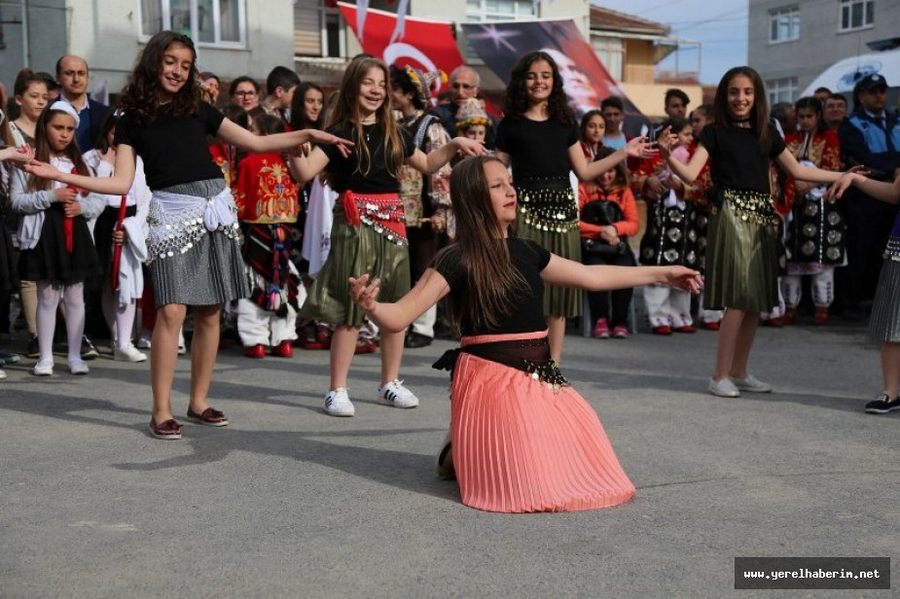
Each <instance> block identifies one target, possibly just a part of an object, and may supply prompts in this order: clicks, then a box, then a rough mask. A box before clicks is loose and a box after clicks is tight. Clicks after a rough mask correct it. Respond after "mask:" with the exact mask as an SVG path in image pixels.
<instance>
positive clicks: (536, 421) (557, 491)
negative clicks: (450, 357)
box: [450, 331, 634, 513]
mask: <svg viewBox="0 0 900 599" xmlns="http://www.w3.org/2000/svg"><path fill="white" fill-rule="evenodd" d="M546 334H547V333H546V331H538V332H534V333H522V334H515V335H480V336H474V337H463V339H462V346H463V347H465V346H466V345H470V344H477V343H491V342H495V341H515V340H521V339H539V338H541V337H544V336H546ZM450 435H451V442H452V447H453V464H454V466H455V468H456V478H457V481H458V482H459V490H460V494H461V496H462V502H463V503H464V504H465V505H467V506H469V507H473V508H476V509H480V510H486V511H489V512H505V513H522V512H568V511H582V510H593V509H599V508H605V507H612V506H614V505H619V504H621V503H625V502H627V501H628V500H630V499H631V498H632V497H634V485H633V484H632V483H631V481H630V480H628V476H627V475H626V474H625V472H624V471H623V470H622V466H621V465H620V464H619V460H618V458H616V454H615V452H614V451H613V448H612V445H611V444H610V442H609V439H608V438H607V437H606V432H605V431H604V430H603V425H602V424H600V419H599V418H598V417H597V414H596V412H594V410H593V409H592V408H591V406H590V405H589V404H588V403H587V402H586V401H585V400H584V398H583V397H581V395H579V394H578V392H577V391H575V390H574V389H573V388H572V387H562V388H559V389H558V390H556V391H554V389H553V387H551V386H550V385H549V384H547V383H544V382H541V381H539V380H537V379H534V378H532V377H531V376H530V375H529V374H528V373H526V372H524V371H521V370H516V369H514V368H510V367H508V366H504V365H502V364H498V363H497V362H492V361H489V360H485V359H482V358H479V357H477V356H473V355H471V354H466V353H460V354H459V357H458V359H457V362H456V368H455V370H454V374H453V383H452V387H451V423H450Z"/></svg>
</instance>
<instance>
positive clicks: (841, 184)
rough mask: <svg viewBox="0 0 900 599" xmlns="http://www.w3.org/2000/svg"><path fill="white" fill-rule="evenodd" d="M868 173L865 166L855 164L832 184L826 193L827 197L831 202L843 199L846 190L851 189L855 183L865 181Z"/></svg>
mask: <svg viewBox="0 0 900 599" xmlns="http://www.w3.org/2000/svg"><path fill="white" fill-rule="evenodd" d="M868 174H869V171H867V170H866V168H865V167H864V166H854V167H853V168H851V169H849V170H848V171H847V172H845V173H844V174H843V175H841V178H840V179H838V180H837V181H835V182H834V183H832V184H831V187H829V188H828V193H826V194H825V199H826V200H828V201H829V202H835V201H837V200H839V199H841V198H842V197H843V195H844V192H846V191H847V190H848V189H850V187H852V186H853V185H854V183H858V182H860V181H865V179H866V175H868Z"/></svg>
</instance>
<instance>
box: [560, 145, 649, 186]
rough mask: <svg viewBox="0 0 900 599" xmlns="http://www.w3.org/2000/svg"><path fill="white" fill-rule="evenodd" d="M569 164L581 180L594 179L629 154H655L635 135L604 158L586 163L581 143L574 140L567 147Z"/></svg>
mask: <svg viewBox="0 0 900 599" xmlns="http://www.w3.org/2000/svg"><path fill="white" fill-rule="evenodd" d="M568 152H569V165H570V166H571V167H572V170H573V171H574V172H575V176H577V177H578V178H579V179H581V180H582V181H595V180H596V179H598V178H599V177H600V175H602V174H603V173H605V172H606V171H608V170H609V169H611V168H615V166H616V165H617V164H619V163H620V162H622V161H623V160H625V159H626V158H628V157H629V156H634V157H640V158H649V157H651V156H653V155H654V154H655V151H654V150H653V149H652V144H649V143H647V142H646V141H645V140H644V138H642V137H635V138H634V139H632V140H630V141H629V142H628V143H627V144H625V147H624V148H619V149H618V150H616V151H615V152H613V153H612V154H610V155H609V156H607V157H606V158H603V159H601V160H595V161H594V162H591V163H588V161H587V158H585V157H584V152H583V151H582V150H581V144H579V143H578V142H575V143H574V144H572V145H571V146H569V149H568Z"/></svg>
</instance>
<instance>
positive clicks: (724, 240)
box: [703, 200, 778, 312]
mask: <svg viewBox="0 0 900 599" xmlns="http://www.w3.org/2000/svg"><path fill="white" fill-rule="evenodd" d="M744 216H747V213H746V212H744V211H741V210H739V209H736V208H735V206H734V205H733V204H732V203H731V202H730V201H729V200H725V201H724V202H723V203H722V205H721V207H719V208H713V212H712V214H711V215H710V217H709V232H708V240H709V245H708V246H707V249H706V282H705V290H704V292H703V294H704V295H703V298H704V301H703V304H704V306H703V307H704V308H706V309H707V310H722V309H724V308H734V309H737V310H746V311H747V312H768V311H770V310H771V309H772V308H773V307H775V306H777V305H778V237H777V233H778V229H777V226H774V225H772V224H765V223H761V222H758V221H756V219H754V218H753V217H752V215H750V218H747V219H745V218H743V217H744Z"/></svg>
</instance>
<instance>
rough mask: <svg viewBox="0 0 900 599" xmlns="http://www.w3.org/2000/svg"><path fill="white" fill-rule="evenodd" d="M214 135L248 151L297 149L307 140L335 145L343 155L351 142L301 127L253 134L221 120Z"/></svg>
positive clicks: (348, 150) (346, 152) (350, 145)
mask: <svg viewBox="0 0 900 599" xmlns="http://www.w3.org/2000/svg"><path fill="white" fill-rule="evenodd" d="M216 135H218V136H219V137H221V138H222V139H223V140H225V141H226V142H228V143H230V144H231V145H233V146H237V147H239V148H241V149H243V150H247V151H249V152H257V153H263V152H287V151H290V150H299V149H300V146H302V145H303V144H305V143H306V142H308V141H311V142H313V143H314V144H317V145H322V144H324V145H329V146H337V147H338V150H340V152H341V154H342V155H343V156H345V157H346V156H349V155H350V148H352V147H353V142H352V141H350V140H349V139H344V138H343V137H338V136H337V135H332V134H331V133H326V132H325V131H320V130H318V129H301V130H300V131H288V132H287V133H276V134H274V135H254V134H253V133H250V132H249V131H247V130H246V129H244V128H243V127H241V126H240V125H238V124H237V123H233V122H231V121H229V120H228V119H227V118H226V119H223V120H222V124H221V125H219V129H218V131H216Z"/></svg>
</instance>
